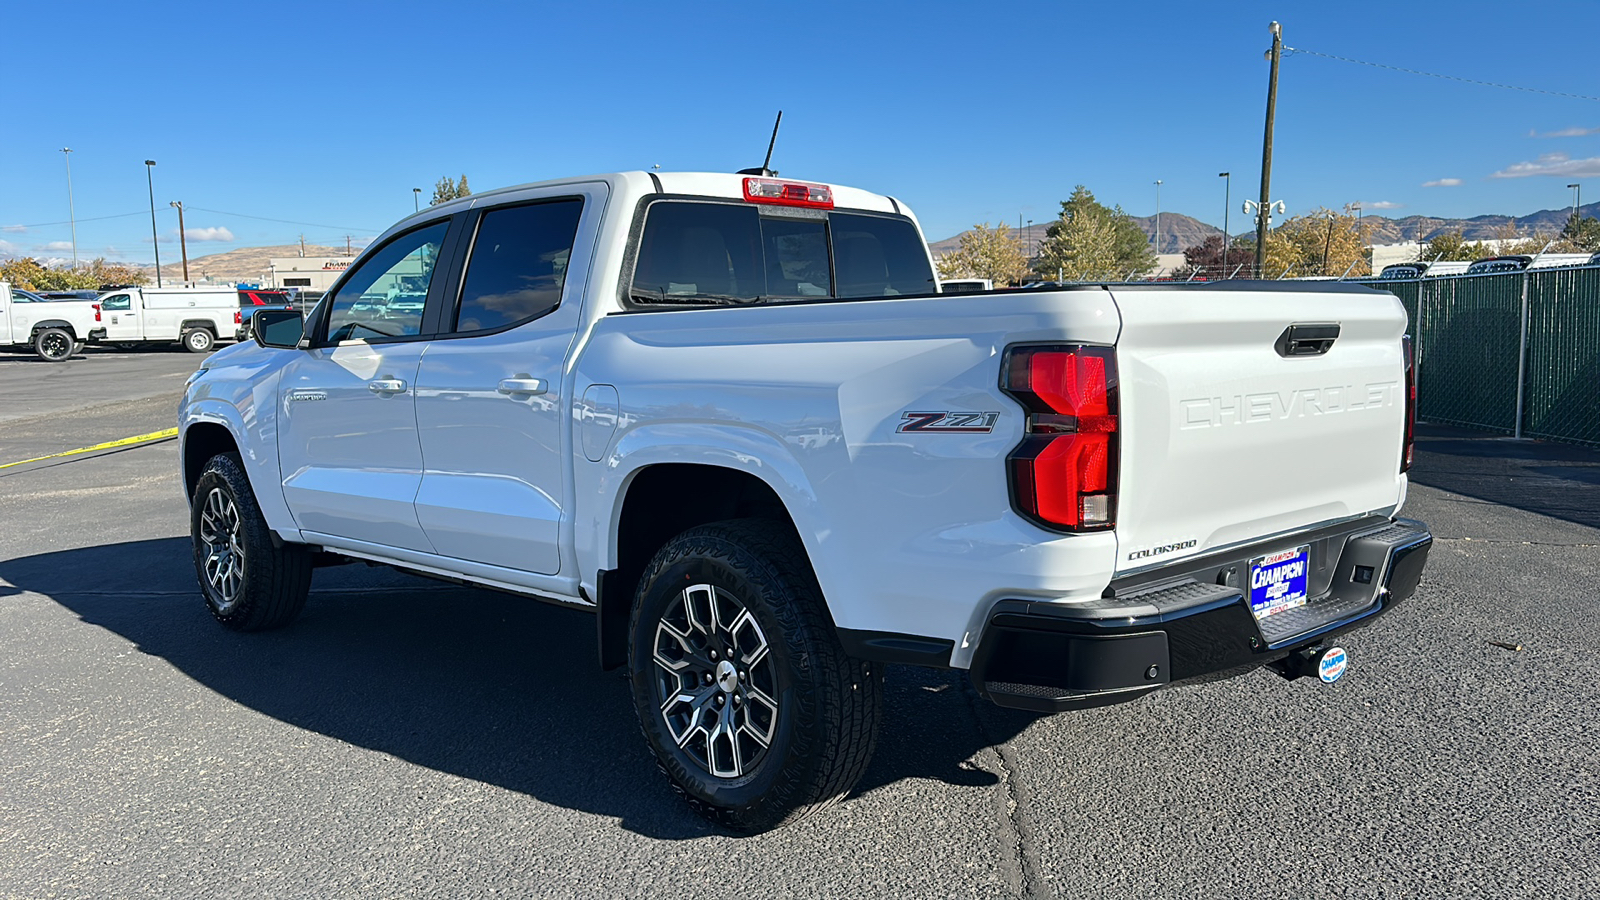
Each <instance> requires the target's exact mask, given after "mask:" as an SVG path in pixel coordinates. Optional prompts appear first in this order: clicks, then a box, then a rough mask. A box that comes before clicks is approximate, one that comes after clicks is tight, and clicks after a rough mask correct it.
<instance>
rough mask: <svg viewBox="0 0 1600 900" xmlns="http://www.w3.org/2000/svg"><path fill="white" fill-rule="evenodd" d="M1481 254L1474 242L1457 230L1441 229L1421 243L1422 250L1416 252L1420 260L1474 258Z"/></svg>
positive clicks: (1464, 259)
mask: <svg viewBox="0 0 1600 900" xmlns="http://www.w3.org/2000/svg"><path fill="white" fill-rule="evenodd" d="M1481 255H1482V251H1481V249H1480V248H1479V246H1478V245H1477V244H1476V243H1470V242H1468V241H1467V239H1466V238H1465V237H1463V236H1462V234H1461V232H1460V231H1459V230H1456V231H1441V232H1439V233H1438V234H1436V235H1434V236H1433V237H1431V238H1429V239H1428V241H1427V242H1426V243H1424V244H1423V245H1422V250H1421V251H1420V252H1418V253H1417V259H1419V260H1421V261H1422V262H1433V261H1434V260H1445V261H1450V260H1463V261H1467V260H1474V259H1477V258H1478V257H1479V256H1481Z"/></svg>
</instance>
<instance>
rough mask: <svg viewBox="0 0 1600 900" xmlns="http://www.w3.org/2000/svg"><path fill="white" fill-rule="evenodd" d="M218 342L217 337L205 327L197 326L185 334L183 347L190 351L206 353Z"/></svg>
mask: <svg viewBox="0 0 1600 900" xmlns="http://www.w3.org/2000/svg"><path fill="white" fill-rule="evenodd" d="M216 342H217V339H216V338H215V337H214V336H212V334H211V332H210V331H208V330H207V329H204V328H196V329H194V330H192V331H188V332H185V333H184V335H183V348H184V349H185V350H188V351H189V352H190V353H206V352H208V351H210V350H211V346H212V345H213V344H215V343H216Z"/></svg>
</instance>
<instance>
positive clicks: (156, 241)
mask: <svg viewBox="0 0 1600 900" xmlns="http://www.w3.org/2000/svg"><path fill="white" fill-rule="evenodd" d="M155 164H156V161H155V160H153V159H147V160H145V161H144V183H145V186H146V187H148V188H150V246H151V247H153V248H155V251H156V287H161V239H160V238H158V237H156V182H155V178H154V177H152V176H151V174H150V170H151V169H153V168H155Z"/></svg>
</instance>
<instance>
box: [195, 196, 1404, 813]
mask: <svg viewBox="0 0 1600 900" xmlns="http://www.w3.org/2000/svg"><path fill="white" fill-rule="evenodd" d="M446 248H450V249H449V251H448V252H441V250H445V249H446ZM937 287H938V285H937V283H936V281H935V278H934V269H933V263H932V260H931V259H930V257H929V255H928V249H927V244H926V242H925V240H924V238H923V236H922V234H921V232H920V230H919V228H918V226H917V223H916V219H915V218H914V217H913V216H912V215H911V213H910V212H909V211H908V210H907V209H906V208H905V207H904V205H903V204H901V203H899V202H898V201H896V200H894V199H892V198H890V197H887V196H883V195H879V194H873V193H868V192H866V191H862V190H857V189H853V188H848V187H841V186H835V185H828V184H820V183H815V182H801V181H795V180H792V179H781V180H780V179H776V178H768V177H740V176H737V175H725V174H704V173H701V174H694V173H667V172H660V173H653V172H628V173H622V174H615V175H603V176H595V177H588V178H580V179H571V180H564V181H550V182H542V183H539V184H530V185H523V186H520V187H515V188H508V189H504V190H499V191H490V192H487V193H480V194H474V195H473V196H472V197H471V198H470V199H463V200H459V201H454V202H447V203H442V204H440V205H438V206H435V207H431V208H429V209H427V210H423V211H421V212H418V213H417V214H415V215H413V216H410V217H408V218H406V219H404V220H403V221H401V222H399V223H398V224H396V225H394V226H393V227H391V228H390V229H389V230H388V231H387V232H385V233H384V234H383V235H382V236H381V237H379V238H378V239H377V240H376V241H375V242H374V243H373V244H372V245H371V246H370V247H368V248H367V249H366V250H365V251H363V252H362V254H361V255H360V256H359V257H358V258H357V259H356V260H355V262H354V263H353V264H352V265H351V266H350V267H349V269H348V270H346V271H345V273H344V274H343V275H342V276H340V278H339V280H338V281H337V282H336V283H335V285H334V286H333V288H332V289H331V291H330V293H329V295H328V296H327V297H325V298H324V299H323V302H322V303H321V304H319V305H318V306H317V308H316V310H315V312H314V314H313V315H312V316H310V317H309V318H308V319H305V320H302V319H301V317H300V316H299V315H298V314H296V313H294V312H292V311H281V312H280V311H263V312H260V313H258V314H257V322H256V325H257V329H258V333H257V335H256V339H255V340H254V341H252V342H251V343H248V344H240V345H238V346H236V347H230V348H225V349H224V350H222V351H220V352H218V353H216V354H214V355H213V356H211V357H209V358H208V359H207V360H206V361H205V362H204V363H203V364H202V367H201V369H200V371H199V372H198V373H197V374H196V375H195V376H194V377H193V378H192V379H191V381H190V383H189V384H188V386H187V389H186V392H185V395H184V398H183V400H182V401H181V403H180V407H179V410H178V422H179V427H180V429H181V439H182V444H181V450H180V453H179V454H178V456H179V460H180V463H179V465H180V469H181V477H182V479H183V484H184V487H185V492H186V495H187V496H188V497H189V502H190V536H191V543H192V547H193V559H194V565H195V571H196V576H197V579H198V581H199V585H200V590H201V593H202V595H203V598H204V602H205V605H206V608H207V609H208V610H209V611H210V613H211V615H213V616H214V617H215V618H216V619H217V621H218V622H220V623H221V624H222V625H224V626H226V627H228V628H232V629H237V630H244V631H249V630H258V629H265V628H272V627H276V626H281V625H284V624H286V623H288V622H289V621H291V620H293V619H294V618H295V617H296V616H297V615H298V614H299V612H300V610H301V608H302V606H303V605H304V603H305V602H306V598H307V595H308V592H309V587H310V582H311V577H312V570H313V567H314V566H316V565H320V564H324V563H328V562H335V561H339V560H345V561H357V560H359V561H366V562H371V563H379V564H386V565H391V566H395V567H398V568H401V569H404V570H407V571H411V572H417V573H422V574H427V575H430V576H434V577H438V578H442V579H445V580H449V581H456V582H464V583H468V584H476V585H482V586H485V587H491V588H494V589H497V590H501V591H510V592H512V593H517V594H522V595H525V596H528V597H531V598H537V599H540V600H545V601H549V602H552V603H556V604H559V605H562V606H567V607H572V608H577V609H582V610H587V611H589V612H592V613H594V614H595V616H596V626H595V627H596V635H597V642H596V643H597V645H598V655H599V660H600V664H601V666H602V667H603V668H616V667H626V668H627V671H628V675H629V682H630V685H631V690H632V695H633V705H634V711H635V714H636V715H637V716H638V720H639V724H640V726H641V730H642V731H643V734H644V737H645V740H646V742H647V743H648V745H649V747H650V749H651V750H652V751H653V752H654V754H655V755H656V757H657V759H658V761H659V763H660V767H661V769H662V771H663V772H664V773H666V776H667V777H668V778H669V779H670V780H671V782H672V784H673V786H674V787H675V788H676V789H677V790H678V791H679V792H680V793H681V794H682V795H683V796H685V797H686V798H688V801H689V803H690V804H691V805H692V806H693V807H694V808H695V809H697V810H698V811H700V812H701V813H702V814H704V815H706V816H707V817H709V818H711V819H713V820H714V821H716V822H719V823H721V824H723V825H725V826H727V827H729V828H732V829H737V830H741V831H758V830H762V829H767V828H771V827H774V826H776V825H779V824H782V823H785V822H789V821H793V820H794V819H795V818H797V817H799V816H801V815H804V814H806V813H807V812H809V811H812V810H815V809H818V808H821V807H823V806H826V805H827V804H829V803H831V802H833V801H834V800H836V799H838V798H840V797H842V796H844V795H845V794H848V793H849V792H850V790H851V789H852V787H853V786H854V785H855V783H856V782H857V780H858V779H859V778H860V777H861V776H862V774H863V773H864V772H865V771H866V769H867V764H868V761H869V759H870V757H871V754H872V749H873V746H874V743H875V741H876V739H877V732H878V726H879V721H880V719H881V718H882V716H883V707H884V696H883V687H882V685H883V672H884V668H885V666H886V665H887V664H891V663H907V664H915V665H925V666H935V667H940V668H953V669H957V670H961V671H963V672H966V673H967V675H968V677H969V678H970V679H971V683H972V685H973V687H974V689H975V690H976V691H977V692H978V694H979V695H981V696H982V697H984V698H986V699H988V700H990V701H993V702H995V703H997V704H1000V705H1002V706H1007V707H1015V708H1020V709H1026V710H1033V711H1038V712H1051V711H1060V710H1068V709H1082V708H1086V707H1094V706H1101V705H1105V704H1108V703H1116V702H1121V701H1127V700H1133V699H1136V698H1139V697H1142V696H1144V695H1146V694H1148V693H1150V692H1152V691H1154V690H1157V689H1160V688H1163V687H1166V686H1168V685H1171V684H1179V683H1186V682H1190V683H1192V682H1203V681H1207V680H1212V679H1215V678H1218V677H1223V676H1224V675H1231V674H1236V673H1239V672H1244V671H1249V670H1252V669H1256V668H1260V667H1263V666H1269V667H1272V669H1273V670H1274V671H1277V672H1278V673H1280V674H1282V675H1284V676H1286V677H1291V678H1293V677H1299V676H1302V675H1311V676H1315V677H1319V678H1320V679H1321V680H1323V681H1328V682H1331V681H1333V680H1334V679H1336V678H1338V677H1340V675H1342V674H1343V673H1344V672H1345V671H1346V669H1347V665H1348V661H1349V660H1348V656H1347V654H1346V653H1345V652H1344V651H1343V650H1341V649H1339V648H1338V647H1337V645H1336V643H1335V640H1334V638H1335V636H1336V635H1339V634H1341V633H1344V632H1346V631H1349V630H1351V629H1354V628H1357V627H1359V626H1362V625H1366V624H1368V623H1370V622H1372V621H1374V620H1375V619H1376V618H1377V617H1378V616H1380V615H1381V614H1383V613H1384V612H1386V611H1387V610H1389V609H1390V608H1392V607H1393V606H1394V605H1395V604H1396V603H1399V602H1401V601H1404V600H1405V599H1406V598H1407V597H1409V596H1411V595H1412V593H1413V591H1414V590H1415V588H1416V586H1417V583H1418V581H1419V579H1420V578H1421V574H1422V568H1423V565H1424V562H1425V560H1426V558H1427V554H1428V549H1429V547H1430V545H1431V542H1432V537H1431V535H1430V534H1429V532H1428V530H1427V528H1426V526H1424V525H1423V524H1422V523H1420V522H1416V521H1412V520H1409V519H1403V518H1397V517H1396V516H1397V513H1398V512H1399V509H1400V507H1401V504H1402V503H1403V502H1404V500H1405V496H1406V486H1407V474H1406V473H1407V469H1408V468H1409V466H1410V463H1411V457H1412V434H1413V429H1412V425H1413V422H1414V420H1415V398H1416V394H1415V389H1414V385H1415V381H1414V369H1413V367H1412V365H1411V358H1410V352H1409V344H1408V342H1407V341H1406V339H1405V338H1404V336H1403V332H1404V330H1405V326H1406V314H1405V311H1404V310H1403V309H1402V307H1401V305H1400V303H1399V301H1398V300H1396V299H1395V297H1394V295H1392V294H1389V293H1387V292H1380V291H1375V290H1371V289H1368V288H1365V287H1360V286H1357V285H1353V284H1347V283H1337V282H1321V283H1318V282H1308V283H1298V284H1280V283H1271V282H1221V283H1215V284H1211V285H1181V284H1169V285H1159V286H1154V285H1148V284H1140V285H1123V284H1118V283H1111V284H1104V285H1070V286H1065V287H1056V288H1041V289H1038V290H1031V291H1001V292H996V293H994V294H991V295H988V296H986V297H985V298H984V302H982V303H973V302H971V301H970V299H968V298H965V297H962V296H959V295H958V296H949V295H944V294H941V293H938V292H937ZM413 292H415V293H413ZM408 294H412V295H413V296H410V297H408V296H407V295H408ZM397 303H399V304H416V303H420V304H421V309H420V310H419V311H417V313H416V314H413V312H411V311H406V312H405V313H404V314H403V315H396V314H395V306H396V304H397ZM384 609H385V608H384V607H383V606H382V605H381V603H380V602H379V601H377V600H374V601H373V614H374V615H384V614H388V615H394V614H396V613H394V612H393V611H392V610H391V611H389V612H388V613H385V612H384ZM446 614H447V613H446ZM526 640H527V646H528V648H529V652H530V653H533V654H535V655H534V657H532V659H533V660H534V661H533V662H532V663H531V664H532V665H534V666H539V665H545V664H547V661H546V660H544V659H543V657H540V656H538V653H539V647H540V645H541V641H542V640H544V636H541V635H537V634H529V635H526ZM1379 643H1380V646H1390V645H1394V646H1403V645H1404V643H1405V642H1404V640H1403V639H1401V640H1399V641H1394V640H1388V641H1384V642H1379ZM1410 662H1412V660H1411V657H1407V663H1408V664H1409V663H1410ZM1192 697H1193V695H1191V699H1192ZM1177 702H1184V701H1183V699H1182V698H1179V700H1178V701H1177ZM1275 702H1276V701H1275ZM1149 709H1150V714H1151V715H1158V714H1159V709H1158V708H1149ZM594 714H595V715H602V714H603V712H598V711H597V712H595V713H594ZM1316 714H1317V713H1316V711H1315V709H1314V708H1308V709H1306V710H1305V711H1304V712H1303V715H1305V716H1315V715H1316ZM1128 755H1129V758H1130V759H1136V758H1141V757H1140V750H1139V748H1138V747H1135V746H1130V747H1129V748H1128ZM1146 762H1148V761H1147V760H1143V761H1141V763H1140V764H1145V763H1146ZM1156 764H1159V761H1157V763H1156ZM1110 789H1112V790H1114V789H1115V786H1114V785H1113V786H1111V788H1110Z"/></svg>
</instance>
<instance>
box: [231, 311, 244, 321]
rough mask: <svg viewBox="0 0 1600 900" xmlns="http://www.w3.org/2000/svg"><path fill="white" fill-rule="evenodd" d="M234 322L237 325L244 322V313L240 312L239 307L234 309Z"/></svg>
mask: <svg viewBox="0 0 1600 900" xmlns="http://www.w3.org/2000/svg"><path fill="white" fill-rule="evenodd" d="M233 324H235V325H243V324H244V313H242V312H240V311H239V310H237V309H236V310H234V311H233Z"/></svg>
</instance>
